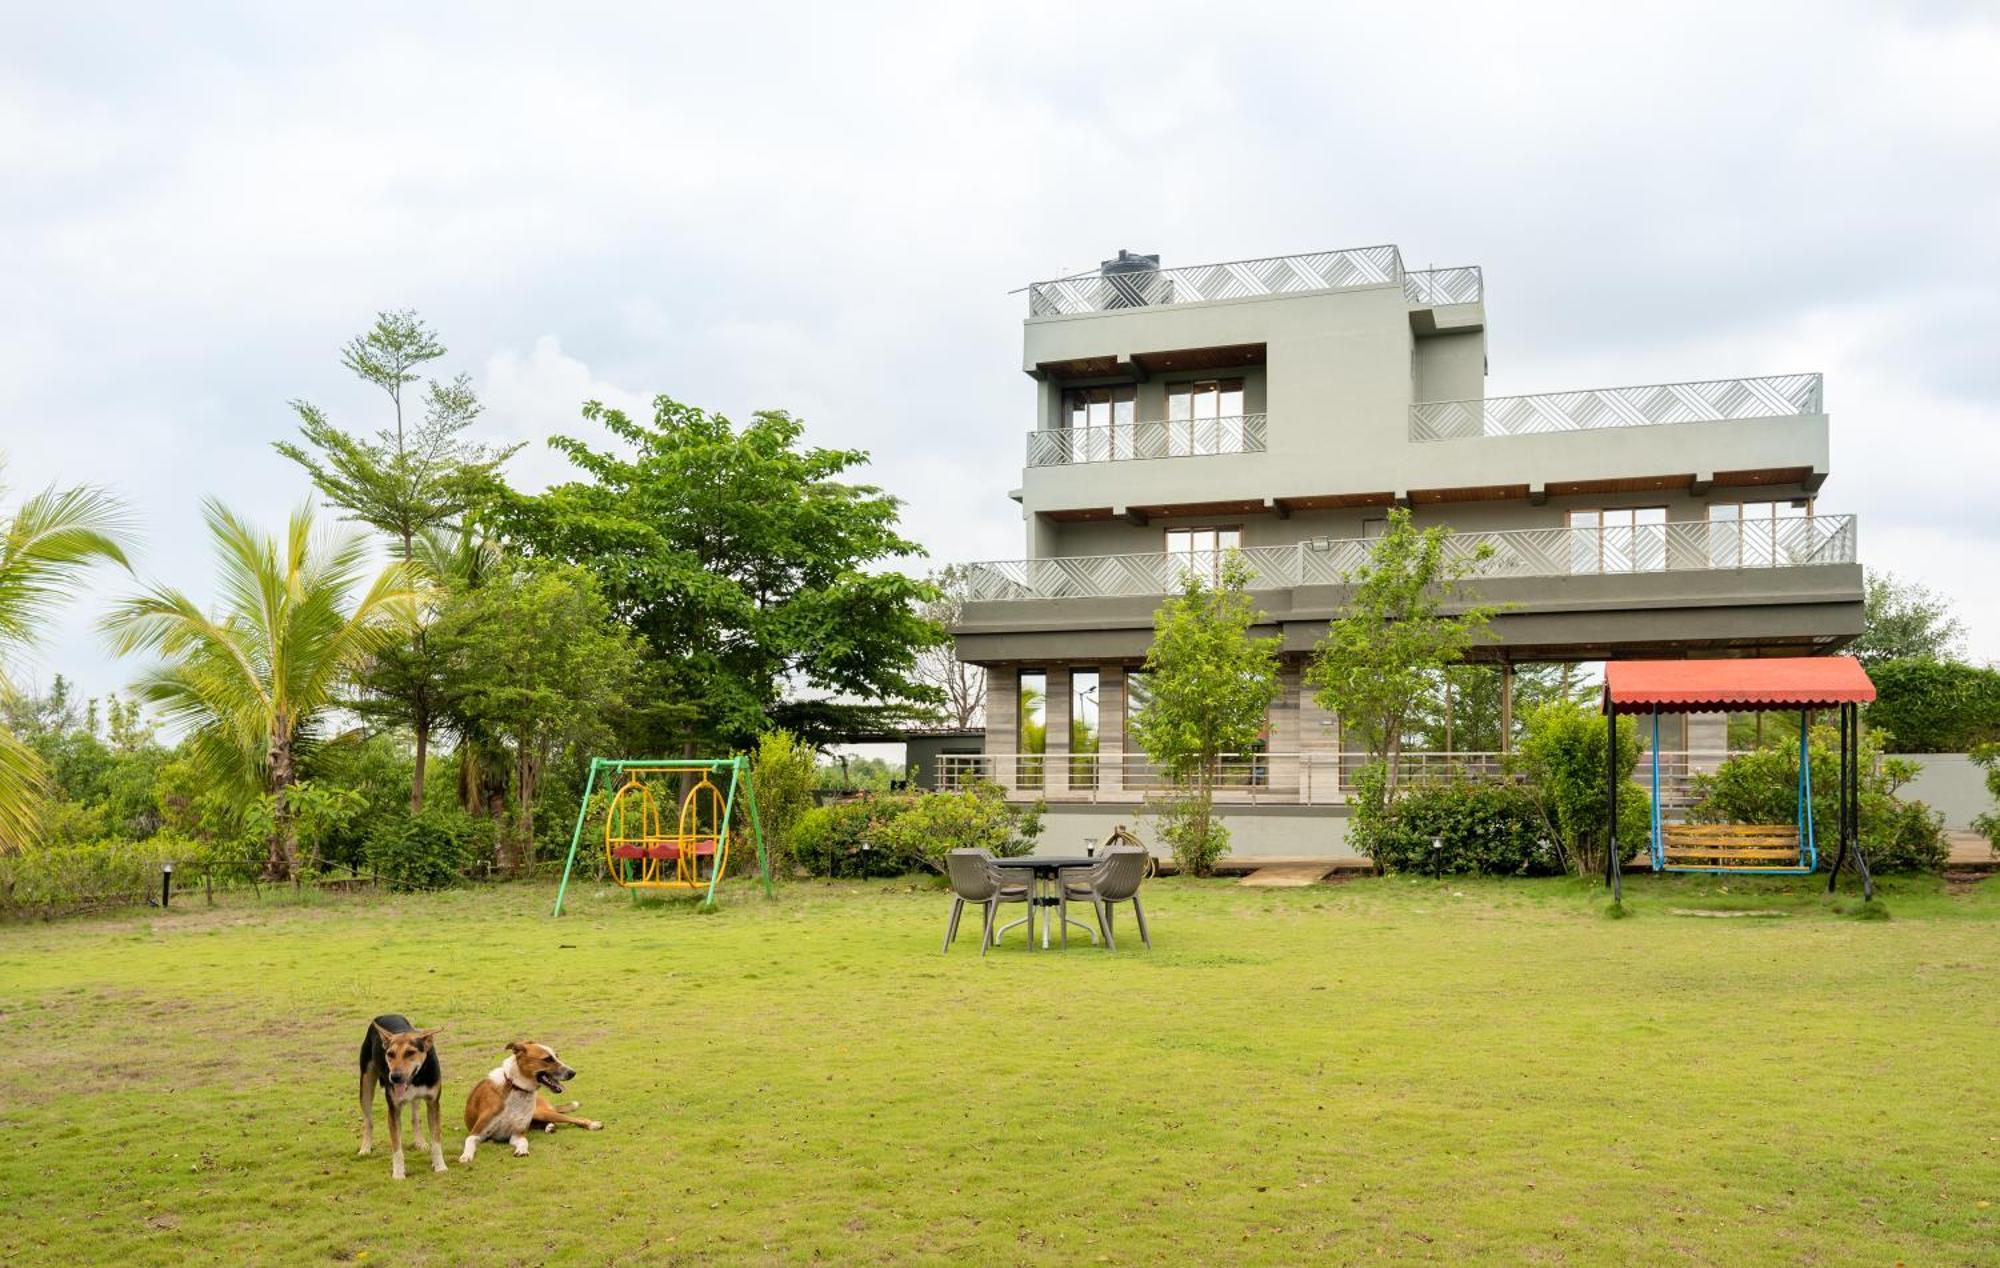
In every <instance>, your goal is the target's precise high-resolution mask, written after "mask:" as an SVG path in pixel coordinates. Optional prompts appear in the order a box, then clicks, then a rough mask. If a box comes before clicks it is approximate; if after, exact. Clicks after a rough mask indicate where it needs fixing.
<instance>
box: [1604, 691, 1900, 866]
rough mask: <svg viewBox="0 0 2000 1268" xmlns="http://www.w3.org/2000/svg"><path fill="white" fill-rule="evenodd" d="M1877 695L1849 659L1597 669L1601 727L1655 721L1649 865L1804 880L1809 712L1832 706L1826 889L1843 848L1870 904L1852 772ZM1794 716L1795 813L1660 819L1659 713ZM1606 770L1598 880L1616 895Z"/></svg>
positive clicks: (1814, 851)
mask: <svg viewBox="0 0 2000 1268" xmlns="http://www.w3.org/2000/svg"><path fill="white" fill-rule="evenodd" d="M1874 698H1875V685H1874V684H1873V683H1872V682H1870V681H1869V680H1868V674H1867V672H1866V671H1864V670H1863V669H1862V667H1861V662H1860V661H1858V660H1856V659H1854V657H1852V656H1806V657H1782V658H1777V657H1774V658H1770V659H1759V660H1628V661H1612V662H1609V663H1608V664H1606V665H1605V667H1604V714H1605V718H1606V725H1607V726H1608V727H1610V728H1614V729H1615V728H1616V727H1617V725H1618V715H1619V714H1621V713H1627V714H1647V713H1650V714H1651V715H1652V719H1653V743H1652V750H1653V752H1652V794H1653V812H1652V825H1651V833H1650V848H1649V852H1648V853H1649V859H1650V862H1651V863H1652V868H1653V870H1654V871H1655V872H1713V873H1739V872H1747V873H1758V874H1762V875H1778V876H1803V875H1807V874H1809V873H1811V872H1813V871H1816V870H1817V869H1818V867H1819V839H1818V836H1819V834H1818V825H1817V824H1816V823H1815V821H1814V815H1813V784H1812V749H1811V745H1810V731H1811V720H1812V714H1813V712H1814V711H1815V710H1819V709H1835V710H1838V711H1839V716H1840V774H1839V778H1840V802H1839V806H1840V808H1839V822H1838V824H1837V825H1836V826H1835V835H1836V838H1837V840H1838V842H1839V846H1838V850H1837V851H1836V853H1835V855H1834V861H1833V871H1832V872H1831V874H1829V875H1828V877H1827V890H1828V892H1831V891H1832V889H1833V886H1834V884H1835V882H1836V881H1837V880H1838V879H1839V877H1840V869H1841V866H1842V864H1843V863H1844V862H1845V861H1846V858H1847V854H1848V851H1849V850H1852V851H1853V853H1854V866H1855V869H1856V870H1857V871H1858V872H1859V873H1860V874H1861V888H1862V892H1863V894H1864V895H1865V896H1866V897H1867V898H1868V899H1871V900H1872V899H1873V898H1874V896H1875V883H1874V879H1873V878H1872V877H1871V876H1869V874H1868V861H1867V860H1866V859H1865V858H1863V857H1862V854H1861V839H1860V838H1861V833H1860V816H1859V807H1860V801H1861V796H1860V791H1861V790H1860V782H1859V781H1860V766H1861V706H1862V705H1863V704H1866V703H1868V702H1869V701H1871V700H1873V699H1874ZM1792 709H1797V710H1798V711H1799V776H1798V801H1797V807H1796V810H1795V811H1794V814H1793V819H1792V822H1790V823H1771V824H1734V823H1731V824H1692V823H1675V824H1670V823H1667V822H1666V821H1665V819H1664V816H1663V814H1662V812H1661V809H1660V715H1661V714H1663V713H1724V712H1746V711H1747V712H1764V711H1774V710H1786V711H1790V710H1792ZM1607 765H1608V767H1609V775H1610V777H1609V780H1608V785H1609V794H1608V805H1609V809H1610V815H1609V819H1608V825H1609V826H1608V827H1607V830H1606V843H1607V845H1608V846H1609V847H1610V848H1608V849H1607V850H1606V851H1605V864H1604V883H1605V884H1606V885H1607V886H1608V887H1610V888H1611V890H1612V891H1613V893H1614V895H1615V896H1616V897H1617V898H1618V899H1620V900H1622V899H1623V897H1624V876H1623V867H1624V865H1623V863H1622V861H1621V860H1620V858H1619V850H1618V848H1617V827H1616V825H1617V822H1618V785H1619V784H1620V783H1621V782H1622V780H1621V779H1620V777H1619V772H1618V769H1617V764H1616V763H1615V762H1613V763H1607Z"/></svg>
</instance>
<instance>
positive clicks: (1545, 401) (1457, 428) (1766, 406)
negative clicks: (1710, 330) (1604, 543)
mask: <svg viewBox="0 0 2000 1268" xmlns="http://www.w3.org/2000/svg"><path fill="white" fill-rule="evenodd" d="M1824 412H1825V406H1824V402H1823V400H1822V385H1821V381H1820V376H1819V375H1817V374H1779V375H1770V376H1766V377H1764V378H1754V379H1711V380H1708V381H1706V382H1701V383H1656V384H1652V385H1650V386H1646V387H1604V388H1591V389H1588V390H1586V391H1581V392H1543V393H1540V394H1538V395H1534V396H1489V397H1487V398H1485V399H1484V400H1477V401H1425V402H1423V403H1421V404H1417V405H1412V406H1411V407H1410V439H1411V440H1417V441H1426V440H1463V439H1466V438H1468V437H1473V436H1533V435H1542V434H1547V433H1551V432H1570V431H1592V430H1596V429H1598V428H1605V427H1651V426H1656V425H1658V424H1661V423H1699V422H1714V421H1718V420H1724V421H1726V420H1736V419H1745V418H1781V417H1791V416H1795V415H1802V414H1819V413H1824Z"/></svg>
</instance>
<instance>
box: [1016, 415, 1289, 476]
mask: <svg viewBox="0 0 2000 1268" xmlns="http://www.w3.org/2000/svg"><path fill="white" fill-rule="evenodd" d="M1265 422H1266V420H1265V416H1264V415H1262V414H1243V415H1240V416H1238V417H1235V418H1180V419H1169V420H1164V421H1154V422H1138V423H1111V424H1107V425H1106V426H1102V427H1057V428H1051V429H1049V430H1047V431H1031V432H1029V433H1028V465H1029V466H1030V467H1065V466H1070V465H1072V464H1075V463H1081V462H1128V461H1136V460H1139V459H1145V458H1196V457H1201V456H1202V455H1204V454H1227V453H1263V452H1264V445H1265V437H1266V428H1265Z"/></svg>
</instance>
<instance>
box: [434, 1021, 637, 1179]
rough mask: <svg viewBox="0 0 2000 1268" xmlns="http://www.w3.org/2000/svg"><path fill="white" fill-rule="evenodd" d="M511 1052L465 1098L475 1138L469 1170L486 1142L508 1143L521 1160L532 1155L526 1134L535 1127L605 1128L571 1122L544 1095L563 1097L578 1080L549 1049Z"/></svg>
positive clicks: (531, 1046)
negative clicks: (565, 1086) (544, 1092)
mask: <svg viewBox="0 0 2000 1268" xmlns="http://www.w3.org/2000/svg"><path fill="white" fill-rule="evenodd" d="M507 1053H508V1055H507V1059H506V1060H505V1061H503V1062H501V1063H500V1068H499V1069H497V1070H495V1071H494V1072H493V1073H491V1074H489V1075H487V1076H486V1077H485V1078H484V1079H482V1080H480V1081H479V1082H478V1083H475V1084H473V1086H472V1092H471V1094H470V1095H469V1096H467V1097H466V1098H465V1130H466V1131H467V1132H469V1133H471V1134H470V1135H468V1136H467V1137H466V1138H465V1152H464V1153H462V1154H460V1155H459V1156H458V1160H459V1161H460V1162H462V1163H465V1164H466V1165H468V1166H470V1165H471V1163H472V1154H473V1151H474V1150H476V1149H478V1148H479V1142H480V1141H482V1140H504V1141H506V1142H508V1143H509V1144H511V1145H513V1146H514V1156H515V1157H517V1158H519V1157H523V1156H525V1155H526V1154H527V1152H528V1129H529V1128H531V1127H534V1126H540V1127H541V1128H542V1130H543V1131H551V1132H552V1131H554V1130H555V1129H556V1124H558V1123H570V1124H573V1125H574V1126H577V1127H581V1128H583V1129H584V1130H586V1131H597V1130H598V1129H599V1128H601V1127H603V1126H604V1124H603V1123H600V1122H597V1121H595V1120H594V1119H588V1118H575V1117H572V1116H571V1115H569V1114H567V1113H565V1112H564V1110H559V1109H557V1108H556V1107H555V1106H553V1105H551V1104H549V1099H548V1098H547V1097H546V1096H543V1095H542V1094H541V1091H540V1089H541V1088H547V1089H548V1090H549V1091H551V1092H554V1093H555V1094H556V1095H558V1096H560V1095H562V1090H563V1084H564V1083H566V1082H568V1081H569V1080H571V1079H573V1078H575V1077H576V1071H575V1070H572V1069H570V1068H569V1067H568V1066H566V1065H564V1064H563V1063H562V1060H561V1058H559V1057H557V1056H556V1054H555V1051H554V1050H553V1049H551V1048H550V1047H549V1046H548V1045H547V1044H540V1043H510V1044H508V1045H507ZM564 1108H565V1109H575V1108H576V1106H575V1105H574V1104H571V1105H568V1106H566V1107H564Z"/></svg>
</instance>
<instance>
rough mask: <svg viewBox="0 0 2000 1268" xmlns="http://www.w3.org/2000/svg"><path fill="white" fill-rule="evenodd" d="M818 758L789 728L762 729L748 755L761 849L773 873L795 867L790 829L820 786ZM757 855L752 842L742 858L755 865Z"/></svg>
mask: <svg viewBox="0 0 2000 1268" xmlns="http://www.w3.org/2000/svg"><path fill="white" fill-rule="evenodd" d="M817 760H818V759H817V758H816V756H815V755H814V753H813V751H812V749H811V748H809V747H808V746H806V745H804V744H801V743H799V742H798V739H797V738H796V737H794V736H793V735H792V733H791V732H790V731H767V732H765V733H764V734H763V735H762V736H760V737H759V738H758V740H757V751H756V753H755V754H753V755H752V756H751V759H750V786H751V788H752V789H753V790H754V791H755V793H756V795H757V816H758V819H759V821H760V822H761V823H762V824H763V826H764V848H765V850H766V851H767V853H768V854H769V856H770V860H771V871H772V873H773V874H774V875H778V876H783V875H785V874H787V873H788V872H790V871H791V870H792V868H793V867H794V866H795V861H796V855H795V854H794V853H793V850H792V832H793V829H794V828H795V827H796V826H797V824H798V822H799V819H800V818H801V817H802V816H803V815H804V814H805V813H806V812H807V811H809V810H811V809H812V808H813V789H815V788H817V787H818V786H819V770H818V766H817ZM743 818H744V819H745V820H747V818H748V816H747V815H745V816H743ZM746 839H747V838H746ZM756 856H757V851H756V847H755V844H754V842H753V843H752V844H751V847H750V848H749V849H747V850H745V851H744V852H743V857H744V859H745V861H746V862H748V863H749V864H750V865H751V866H753V867H754V866H755V865H756Z"/></svg>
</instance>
